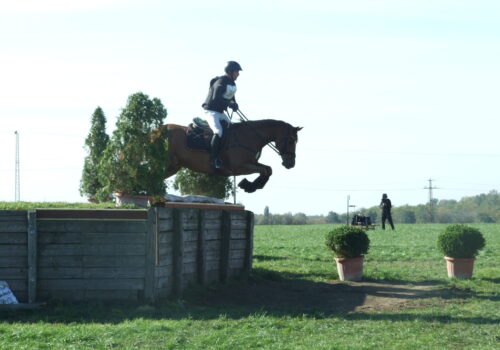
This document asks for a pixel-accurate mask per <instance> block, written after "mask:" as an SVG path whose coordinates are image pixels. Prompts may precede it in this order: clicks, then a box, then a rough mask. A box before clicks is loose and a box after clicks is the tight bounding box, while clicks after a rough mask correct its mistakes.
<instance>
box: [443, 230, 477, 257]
mask: <svg viewBox="0 0 500 350" xmlns="http://www.w3.org/2000/svg"><path fill="white" fill-rule="evenodd" d="M484 245H485V240H484V237H483V235H482V234H481V232H480V231H479V230H478V229H476V228H474V227H470V226H467V225H462V224H455V225H450V226H448V227H446V229H445V230H444V231H443V232H441V233H440V234H439V236H438V249H439V250H440V251H441V252H442V253H443V254H444V255H445V256H449V257H452V258H474V257H475V256H476V255H477V253H478V252H479V251H480V250H481V249H483V248H484Z"/></svg>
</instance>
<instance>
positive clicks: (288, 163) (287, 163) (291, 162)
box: [281, 157, 295, 169]
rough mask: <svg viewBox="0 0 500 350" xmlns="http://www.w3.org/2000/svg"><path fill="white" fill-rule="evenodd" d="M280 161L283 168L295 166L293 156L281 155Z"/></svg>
mask: <svg viewBox="0 0 500 350" xmlns="http://www.w3.org/2000/svg"><path fill="white" fill-rule="evenodd" d="M282 159H283V162H282V163H281V164H282V165H283V166H284V167H285V168H287V169H291V168H293V167H294V166H295V157H283V158H282Z"/></svg>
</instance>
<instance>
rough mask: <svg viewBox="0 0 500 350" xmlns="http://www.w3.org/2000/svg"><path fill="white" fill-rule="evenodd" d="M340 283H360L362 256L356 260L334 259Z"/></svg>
mask: <svg viewBox="0 0 500 350" xmlns="http://www.w3.org/2000/svg"><path fill="white" fill-rule="evenodd" d="M335 262H336V263H337V272H338V273H339V279H340V280H341V281H360V280H361V279H362V278H363V262H364V256H358V257H357V258H335Z"/></svg>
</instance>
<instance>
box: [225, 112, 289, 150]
mask: <svg viewBox="0 0 500 350" xmlns="http://www.w3.org/2000/svg"><path fill="white" fill-rule="evenodd" d="M233 113H234V112H231V115H229V119H231V120H232V119H233ZM236 114H237V115H238V116H239V117H240V120H241V121H245V122H248V121H250V119H248V118H247V117H246V116H245V115H244V114H243V112H241V111H240V110H239V109H238V110H237V111H236ZM252 130H253V131H254V132H255V133H256V134H257V135H259V137H260V138H263V137H262V135H261V134H260V133H259V132H258V131H257V130H255V128H252ZM266 145H267V146H269V147H270V148H271V149H272V150H273V151H274V152H276V153H277V154H278V155H280V156H281V152H280V151H279V150H278V148H276V146H275V145H273V144H272V143H267V144H266Z"/></svg>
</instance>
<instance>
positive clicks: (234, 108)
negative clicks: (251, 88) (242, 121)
mask: <svg viewBox="0 0 500 350" xmlns="http://www.w3.org/2000/svg"><path fill="white" fill-rule="evenodd" d="M229 108H231V109H232V110H233V111H234V112H236V111H237V110H238V104H237V103H236V102H231V103H229Z"/></svg>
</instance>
